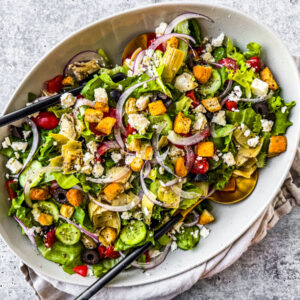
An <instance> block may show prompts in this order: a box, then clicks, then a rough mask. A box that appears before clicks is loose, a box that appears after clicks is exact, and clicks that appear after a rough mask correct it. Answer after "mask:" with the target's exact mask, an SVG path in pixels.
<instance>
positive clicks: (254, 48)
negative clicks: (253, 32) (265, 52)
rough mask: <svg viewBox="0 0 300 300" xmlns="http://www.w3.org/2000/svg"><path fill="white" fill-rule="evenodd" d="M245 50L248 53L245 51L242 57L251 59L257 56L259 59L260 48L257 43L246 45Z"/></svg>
mask: <svg viewBox="0 0 300 300" xmlns="http://www.w3.org/2000/svg"><path fill="white" fill-rule="evenodd" d="M247 49H248V51H245V52H244V53H243V54H244V56H245V57H246V58H247V59H248V58H250V57H253V56H258V57H260V49H261V46H260V45H259V44H257V43H254V42H253V43H249V44H248V45H247Z"/></svg>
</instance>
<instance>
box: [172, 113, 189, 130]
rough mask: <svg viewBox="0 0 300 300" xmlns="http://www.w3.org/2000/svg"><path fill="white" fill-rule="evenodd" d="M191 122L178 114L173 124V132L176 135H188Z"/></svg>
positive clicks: (181, 114)
mask: <svg viewBox="0 0 300 300" xmlns="http://www.w3.org/2000/svg"><path fill="white" fill-rule="evenodd" d="M191 124H192V120H191V119H190V118H188V117H186V116H185V115H184V114H183V113H182V112H180V113H179V114H178V115H177V117H176V119H175V122H174V131H175V132H176V133H183V134H186V133H189V132H190V128H191Z"/></svg>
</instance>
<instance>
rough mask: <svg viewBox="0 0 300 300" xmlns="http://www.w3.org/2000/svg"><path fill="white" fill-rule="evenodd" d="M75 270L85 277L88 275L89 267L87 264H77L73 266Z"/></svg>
mask: <svg viewBox="0 0 300 300" xmlns="http://www.w3.org/2000/svg"><path fill="white" fill-rule="evenodd" d="M73 271H74V272H75V273H77V274H79V275H81V276H82V277H85V276H86V275H87V271H88V267H87V265H81V266H76V267H74V268H73Z"/></svg>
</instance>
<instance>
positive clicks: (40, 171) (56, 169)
mask: <svg viewBox="0 0 300 300" xmlns="http://www.w3.org/2000/svg"><path fill="white" fill-rule="evenodd" d="M61 169H62V168H61V167H49V166H48V167H43V168H40V169H37V170H34V171H32V172H31V173H30V174H29V175H28V176H27V178H26V182H25V185H24V198H25V202H26V204H27V205H28V206H29V207H32V202H31V199H30V196H29V193H30V187H31V184H32V183H33V182H34V180H35V179H36V178H37V177H39V176H42V175H44V174H45V173H54V172H60V171H61Z"/></svg>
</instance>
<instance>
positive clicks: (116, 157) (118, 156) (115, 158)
mask: <svg viewBox="0 0 300 300" xmlns="http://www.w3.org/2000/svg"><path fill="white" fill-rule="evenodd" d="M111 159H112V160H113V161H114V162H115V163H118V162H119V161H120V160H121V159H122V154H121V153H120V152H116V151H114V152H113V153H112V154H111Z"/></svg>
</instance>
